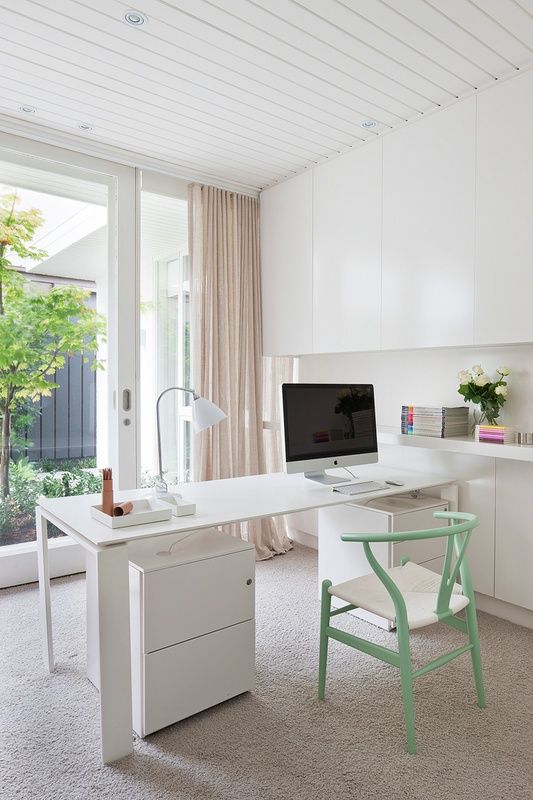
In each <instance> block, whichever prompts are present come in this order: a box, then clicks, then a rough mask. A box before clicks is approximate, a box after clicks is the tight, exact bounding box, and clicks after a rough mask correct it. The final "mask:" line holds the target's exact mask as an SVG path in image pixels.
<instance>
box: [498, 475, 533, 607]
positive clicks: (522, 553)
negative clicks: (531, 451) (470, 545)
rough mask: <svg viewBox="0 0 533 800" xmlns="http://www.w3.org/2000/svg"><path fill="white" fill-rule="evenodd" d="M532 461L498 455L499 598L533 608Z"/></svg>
mask: <svg viewBox="0 0 533 800" xmlns="http://www.w3.org/2000/svg"><path fill="white" fill-rule="evenodd" d="M532 486H533V464H528V463H526V462H523V461H507V460H504V459H496V498H497V502H496V573H495V577H496V579H495V596H496V597H497V598H498V600H505V601H506V602H507V603H514V604H515V605H517V606H522V607H523V608H530V609H533V577H532V576H533V501H532V499H531V487H532Z"/></svg>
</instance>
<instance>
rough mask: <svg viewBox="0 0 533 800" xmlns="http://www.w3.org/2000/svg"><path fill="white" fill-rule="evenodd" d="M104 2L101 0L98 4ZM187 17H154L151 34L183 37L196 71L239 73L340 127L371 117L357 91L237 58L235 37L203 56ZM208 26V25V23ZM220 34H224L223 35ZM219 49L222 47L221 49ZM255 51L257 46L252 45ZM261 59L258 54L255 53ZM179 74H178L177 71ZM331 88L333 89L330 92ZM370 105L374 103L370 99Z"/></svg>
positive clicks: (387, 117)
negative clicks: (186, 29) (185, 27)
mask: <svg viewBox="0 0 533 800" xmlns="http://www.w3.org/2000/svg"><path fill="white" fill-rule="evenodd" d="M98 5H100V3H99V4H98ZM102 5H103V6H104V7H105V8H109V4H108V3H105V4H102ZM116 5H117V6H120V7H121V9H120V12H119V14H120V13H121V12H123V11H124V10H125V8H127V6H126V5H125V4H121V3H116ZM183 19H187V17H186V16H184V15H183V14H180V15H178V14H177V12H174V13H169V14H168V22H167V21H162V20H159V19H157V18H156V17H153V16H151V17H150V35H151V36H153V37H157V38H158V39H159V41H160V42H162V43H164V44H165V45H166V46H167V48H168V50H169V52H171V51H172V49H173V48H174V49H175V42H176V36H179V37H180V64H181V65H186V66H187V67H190V68H191V69H192V70H195V71H197V72H198V71H201V70H205V71H206V72H207V74H208V75H209V76H211V77H212V76H217V77H219V78H221V79H223V81H224V82H225V83H230V84H231V82H232V81H235V76H238V78H239V82H240V83H241V84H242V85H243V86H244V85H246V87H247V91H249V92H251V93H253V94H254V95H259V96H260V97H262V98H263V99H264V100H271V99H273V98H276V102H278V103H279V102H280V99H281V100H282V102H283V107H284V108H288V109H289V110H290V111H294V112H297V113H299V114H302V115H303V116H304V118H310V119H314V120H320V121H322V119H323V115H324V112H328V114H329V115H330V116H331V118H332V119H336V120H337V125H338V130H339V131H342V130H344V131H345V130H346V125H347V124H348V126H350V125H351V126H352V128H353V125H354V124H355V125H358V126H359V125H360V123H361V122H362V121H363V120H364V119H366V118H367V117H368V109H366V110H365V113H362V112H359V113H358V111H357V108H356V102H357V98H356V97H355V96H354V95H353V94H349V93H347V92H343V91H342V90H339V89H338V88H337V87H333V91H332V87H331V86H329V87H327V86H325V87H324V90H323V91H320V90H319V88H318V87H317V80H316V79H312V78H310V77H309V76H307V81H306V80H305V77H306V76H305V75H304V76H303V77H302V75H300V80H299V82H297V83H295V82H294V81H290V80H287V77H286V76H285V75H284V74H283V69H280V68H279V65H278V72H277V73H276V72H273V71H272V70H270V71H268V70H265V68H264V67H263V66H261V67H258V66H257V65H256V64H253V63H251V62H250V59H247V60H244V59H243V58H238V57H235V56H234V55H233V54H232V52H231V49H230V47H231V44H233V48H234V47H235V41H233V43H232V42H231V38H232V37H231V36H226V38H227V40H228V43H227V49H226V50H225V51H224V50H220V52H219V53H218V57H217V53H213V52H212V51H211V52H210V51H209V48H206V47H205V46H204V52H202V55H201V56H200V55H198V53H197V52H196V51H197V50H198V39H197V38H194V37H191V36H188V35H184V34H183V32H182V31H180V30H179V28H177V27H176V26H177V25H179V24H181V20H183ZM204 27H205V26H204ZM219 35H220V34H219ZM217 49H218V48H217ZM249 49H250V50H253V48H249ZM255 55H256V58H257V53H256V54H255ZM177 74H178V73H177ZM328 90H329V91H328ZM366 102H367V104H368V103H369V102H370V101H368V99H367V100H366ZM370 111H371V112H372V113H373V114H374V116H377V115H380V114H381V116H382V117H383V118H384V119H383V123H384V125H388V124H389V122H390V123H395V122H397V121H398V118H399V116H398V115H395V114H392V115H391V114H390V113H388V112H386V111H384V110H383V109H382V108H380V107H379V106H372V108H370ZM357 135H358V138H360V139H361V140H364V139H365V138H369V136H370V133H367V134H366V136H365V132H364V131H359V130H358V131H357Z"/></svg>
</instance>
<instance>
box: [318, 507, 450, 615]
mask: <svg viewBox="0 0 533 800" xmlns="http://www.w3.org/2000/svg"><path fill="white" fill-rule="evenodd" d="M448 508H449V506H448V503H447V502H446V501H444V500H441V499H440V498H437V497H429V496H425V495H420V496H417V497H413V496H411V495H393V496H391V497H380V498H376V499H375V500H369V501H367V502H366V503H365V504H364V506H362V505H360V506H357V505H355V504H354V503H353V502H352V503H346V505H343V506H335V507H332V508H321V509H320V510H319V512H318V540H319V544H318V577H319V587H320V585H321V584H322V581H323V580H325V579H326V578H329V580H330V581H331V582H332V583H333V585H335V584H337V583H343V582H344V581H349V580H351V579H353V578H359V577H360V576H361V575H368V574H369V573H370V572H372V567H371V566H370V564H369V563H368V561H367V559H366V556H365V554H364V550H363V545H362V544H360V543H359V542H342V541H341V539H340V537H341V534H342V533H393V532H394V531H398V532H400V531H410V530H413V531H414V530H419V529H423V528H439V527H441V526H442V524H443V522H442V520H437V519H435V518H434V517H433V512H434V511H448ZM444 524H445V523H444ZM371 547H372V551H373V553H374V554H375V556H376V558H377V559H378V561H379V563H380V564H381V565H382V566H383V567H385V568H389V567H397V566H399V565H400V559H401V558H402V557H403V556H409V558H410V559H411V561H414V562H416V563H417V564H423V565H424V566H425V567H426V568H427V569H432V570H434V571H435V572H440V570H441V569H442V564H443V556H444V550H445V548H446V541H445V540H444V539H442V538H441V539H425V540H422V541H417V542H392V543H391V542H377V543H375V544H372V545H371ZM332 605H334V606H336V607H337V608H339V607H341V606H343V605H346V604H345V602H344V601H343V600H339V599H338V598H335V597H333V598H332ZM350 613H351V614H354V615H355V616H358V617H361V618H362V619H365V620H367V621H369V622H372V623H374V624H375V625H379V626H380V627H381V628H385V629H387V630H390V629H391V627H392V626H391V624H390V623H389V621H388V620H385V619H383V617H378V616H377V615H376V614H371V613H370V612H368V611H362V610H356V611H351V612H350Z"/></svg>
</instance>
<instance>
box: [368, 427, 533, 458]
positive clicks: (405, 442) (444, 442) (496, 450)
mask: <svg viewBox="0 0 533 800" xmlns="http://www.w3.org/2000/svg"><path fill="white" fill-rule="evenodd" d="M378 442H379V444H393V445H402V446H406V447H423V448H426V449H427V450H441V451H443V452H445V453H464V454H465V455H471V456H486V457H487V458H507V459H511V460H513V461H530V462H533V447H532V446H527V445H526V446H524V445H519V444H492V443H489V442H476V441H474V439H473V438H472V437H470V436H456V437H450V438H449V439H437V438H436V437H434V436H415V435H413V434H406V433H399V431H398V430H397V429H396V428H394V427H389V426H380V427H379V428H378Z"/></svg>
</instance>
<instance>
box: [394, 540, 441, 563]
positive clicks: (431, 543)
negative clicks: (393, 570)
mask: <svg viewBox="0 0 533 800" xmlns="http://www.w3.org/2000/svg"><path fill="white" fill-rule="evenodd" d="M446 542H447V539H445V538H444V537H441V538H440V539H419V540H418V541H413V542H394V544H393V545H392V565H393V567H399V566H400V559H402V558H403V557H404V556H409V558H410V559H411V561H414V562H415V564H425V562H426V561H431V560H432V559H434V558H440V557H442V556H443V555H444V551H445V550H446Z"/></svg>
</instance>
